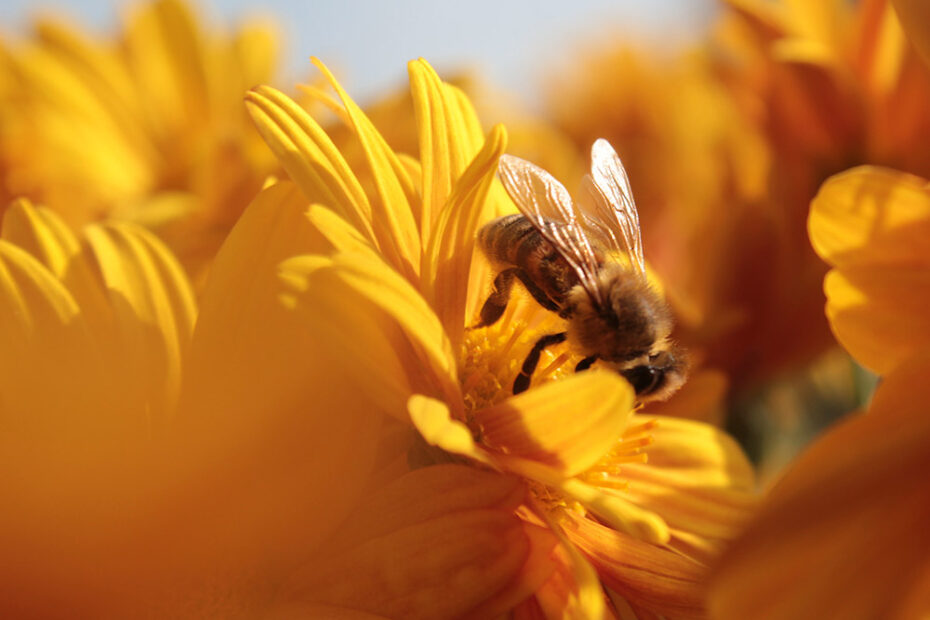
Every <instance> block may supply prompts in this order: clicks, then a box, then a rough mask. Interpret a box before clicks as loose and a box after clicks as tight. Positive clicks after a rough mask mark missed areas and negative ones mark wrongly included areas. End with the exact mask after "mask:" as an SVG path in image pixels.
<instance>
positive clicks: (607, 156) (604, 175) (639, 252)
mask: <svg viewBox="0 0 930 620" xmlns="http://www.w3.org/2000/svg"><path fill="white" fill-rule="evenodd" d="M584 183H585V186H586V189H587V190H588V191H589V192H590V194H591V197H592V198H593V204H592V205H590V206H588V207H587V208H586V209H585V210H584V212H583V213H582V220H583V222H584V226H585V228H586V229H587V230H588V231H589V234H590V235H592V236H593V237H594V238H596V239H599V240H600V241H602V242H603V243H605V245H606V246H607V247H609V248H611V249H613V250H618V251H621V252H626V254H627V256H629V257H630V263H631V264H632V266H633V268H634V269H635V270H636V271H637V272H638V274H639V275H640V276H641V277H643V278H645V277H646V261H645V259H644V258H643V237H642V233H641V232H640V230H639V214H638V213H637V211H636V203H635V202H634V201H633V191H632V190H631V189H630V179H629V177H627V174H626V170H624V168H623V164H622V163H621V162H620V157H619V156H618V155H617V153H616V151H614V148H613V147H612V146H610V143H609V142H608V141H607V140H604V139H603V138H600V139H598V140H597V141H596V142H595V143H594V145H593V146H592V147H591V174H590V175H585V178H584Z"/></svg>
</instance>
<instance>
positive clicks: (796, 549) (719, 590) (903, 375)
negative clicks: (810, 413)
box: [709, 355, 930, 620]
mask: <svg viewBox="0 0 930 620" xmlns="http://www.w3.org/2000/svg"><path fill="white" fill-rule="evenodd" d="M928 373H930V359H928V358H927V357H926V356H925V355H924V356H923V357H921V358H918V359H912V360H910V361H909V362H908V363H906V364H902V365H901V366H900V367H899V368H898V370H896V371H894V372H892V373H891V374H889V375H888V376H887V377H885V379H884V380H883V382H882V384H881V385H880V386H879V388H878V391H877V392H876V395H875V398H874V400H873V403H872V406H871V408H870V411H869V412H868V413H867V414H864V415H857V416H855V417H853V418H851V419H848V420H846V421H844V422H842V423H841V424H839V425H838V426H837V427H835V428H833V429H831V430H830V431H828V432H827V433H826V434H825V435H824V436H822V437H821V438H820V439H818V440H817V441H816V442H814V444H813V445H812V446H811V447H810V448H809V449H808V450H807V451H806V452H805V453H804V454H802V455H801V457H800V458H798V459H797V461H795V463H794V464H793V465H792V467H791V468H790V469H789V471H788V472H787V473H786V474H785V476H784V478H783V479H782V480H781V481H779V483H778V484H777V485H776V486H775V488H773V489H772V491H771V493H770V496H769V498H768V499H767V501H766V503H765V504H764V505H763V507H762V510H761V511H760V513H759V515H758V517H757V518H756V519H755V520H754V521H753V522H752V523H751V524H750V525H749V527H748V528H746V530H745V532H744V534H743V535H742V537H741V538H739V539H738V540H737V541H736V542H735V543H734V544H733V545H732V547H731V548H730V550H729V551H728V552H727V553H726V554H725V555H724V557H723V559H722V561H721V563H720V565H719V567H718V568H717V571H716V574H715V577H714V579H713V581H712V583H711V589H710V599H709V600H710V608H711V611H712V612H713V616H714V617H715V618H722V619H724V620H726V619H728V618H745V617H747V614H748V616H753V615H755V614H756V613H757V611H758V609H759V607H758V605H759V601H765V617H766V618H773V619H780V618H785V619H787V618H797V617H843V618H851V619H856V618H862V619H865V618H877V617H883V618H905V617H915V616H905V615H903V613H902V612H903V606H905V605H907V604H908V602H909V601H910V602H913V601H915V600H919V599H920V596H921V593H920V588H925V587H926V585H927V584H926V580H925V579H924V580H921V576H922V575H924V576H925V575H926V571H927V570H928V569H930V563H928V558H930V548H928V545H927V542H926V537H925V536H923V535H922V532H924V531H925V530H926V523H927V520H928V519H930V499H928V498H930V496H928V494H927V483H926V480H927V476H926V472H927V470H928V467H930V452H928V450H927V445H930V417H928V416H927V411H926V403H927V401H928V397H930V388H928V383H927V380H926V378H927V376H928ZM760 567H764V570H760ZM922 595H923V596H924V598H923V600H926V598H925V596H926V591H924V592H923V593H922ZM914 597H916V599H915V598H914ZM924 610H925V608H924Z"/></svg>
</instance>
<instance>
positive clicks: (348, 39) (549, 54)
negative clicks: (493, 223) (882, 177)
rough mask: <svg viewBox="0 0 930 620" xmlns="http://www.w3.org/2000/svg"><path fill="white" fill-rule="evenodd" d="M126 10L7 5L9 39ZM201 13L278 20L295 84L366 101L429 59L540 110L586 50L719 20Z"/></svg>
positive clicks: (709, 7) (489, 8)
mask: <svg viewBox="0 0 930 620" xmlns="http://www.w3.org/2000/svg"><path fill="white" fill-rule="evenodd" d="M124 4H127V2H126V1H120V0H38V1H37V0H2V1H0V23H2V26H0V31H2V32H3V33H4V35H5V36H9V35H11V34H12V35H14V36H15V35H16V34H17V33H21V32H25V31H26V30H25V29H27V28H28V24H29V17H30V16H31V15H33V14H34V13H35V12H36V11H55V12H63V13H64V14H66V15H69V16H70V17H71V18H73V19H74V20H75V21H78V22H80V23H83V24H85V25H87V26H88V27H89V28H93V29H96V30H101V31H105V30H107V29H110V28H112V27H113V26H114V25H115V24H116V23H117V21H118V18H117V16H118V13H119V7H120V6H122V5H124ZM199 4H200V7H201V8H200V13H201V15H202V16H205V17H207V18H209V19H211V20H214V19H215V20H219V21H220V22H221V23H225V24H232V23H235V22H236V21H237V20H240V19H242V18H244V17H248V16H252V15H262V16H267V17H271V18H273V19H275V21H277V22H278V23H279V24H280V26H281V28H282V31H283V33H284V35H285V50H286V62H287V68H288V71H289V75H291V76H294V79H295V80H296V79H297V78H298V77H300V76H302V75H306V72H307V68H308V66H309V63H307V61H306V59H307V58H308V57H309V56H310V55H316V56H319V57H320V58H322V59H323V60H324V61H325V62H327V64H329V65H331V66H332V67H334V68H335V69H337V71H338V73H339V75H340V76H341V77H342V78H343V81H344V84H345V85H347V86H348V88H349V90H350V92H351V93H353V95H355V96H356V97H357V98H359V99H360V100H362V101H364V100H366V99H367V98H369V97H371V96H373V95H375V94H377V93H378V92H380V91H382V90H384V89H385V88H389V87H392V86H396V85H398V84H400V83H402V82H403V81H404V80H405V79H406V62H407V61H408V60H410V59H412V58H416V57H420V56H422V57H424V58H426V59H427V60H429V61H430V63H431V64H432V65H433V66H434V67H436V68H437V70H438V71H440V73H449V72H452V71H454V70H457V69H463V68H473V69H476V70H478V71H480V73H481V74H482V75H484V76H486V77H487V79H488V80H489V81H490V82H491V84H492V85H496V86H500V87H503V88H505V89H506V90H508V91H510V92H513V93H514V94H515V96H516V97H518V98H522V99H523V100H524V102H525V103H527V104H529V105H530V106H532V103H533V102H532V99H533V95H534V93H536V92H537V90H538V88H539V85H540V84H541V83H542V82H543V81H544V80H545V77H546V74H547V73H550V72H552V71H562V72H564V71H566V70H568V68H569V67H570V65H569V61H570V59H571V58H572V57H573V56H574V55H575V53H577V51H578V50H579V49H584V48H585V47H588V46H592V45H597V44H599V43H605V42H608V41H610V40H611V39H612V38H613V39H616V38H621V37H622V38H630V39H632V40H635V41H653V42H655V41H659V42H662V44H663V46H664V45H674V42H676V41H683V40H687V39H688V38H692V37H694V36H695V34H696V33H698V32H700V31H701V30H702V29H703V28H705V27H706V25H707V24H708V23H709V21H710V20H711V18H712V15H713V9H714V3H713V2H712V1H711V0H648V1H647V0H641V1H636V0H563V1H560V2H554V1H549V0H538V1H536V2H533V1H530V0H517V1H503V0H466V1H461V2H450V1H439V0H433V1H429V0H390V1H389V0H382V1H378V0H369V1H362V0H343V1H341V2H340V1H337V0H316V1H313V0H310V1H306V2H295V1H294V0H265V1H264V2H261V3H259V2H255V1H254V0H212V1H210V2H200V3H199Z"/></svg>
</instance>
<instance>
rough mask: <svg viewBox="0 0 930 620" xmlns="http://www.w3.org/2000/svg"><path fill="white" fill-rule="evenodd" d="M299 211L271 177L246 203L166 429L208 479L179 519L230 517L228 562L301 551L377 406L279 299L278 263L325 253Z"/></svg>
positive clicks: (369, 455) (349, 491)
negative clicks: (173, 424) (211, 483)
mask: <svg viewBox="0 0 930 620" xmlns="http://www.w3.org/2000/svg"><path fill="white" fill-rule="evenodd" d="M305 208H306V199H305V198H304V196H303V195H302V194H301V192H300V191H299V190H298V189H297V188H296V187H295V186H294V185H293V184H291V183H279V184H276V185H273V186H271V187H270V188H268V189H266V190H265V191H263V192H262V193H261V194H260V195H259V196H258V197H257V198H256V199H255V200H254V201H253V202H252V204H251V205H250V206H249V207H248V209H246V211H245V213H244V214H243V216H242V217H241V218H240V220H239V222H238V223H237V225H236V227H235V228H234V229H233V230H232V232H231V233H230V235H229V237H228V238H227V240H226V242H225V243H224V245H223V247H222V248H221V250H220V252H219V253H218V255H217V258H216V261H215V263H214V265H213V268H212V269H211V272H210V277H209V279H208V281H207V283H206V286H205V288H204V291H203V295H202V298H201V310H200V314H199V316H198V319H197V325H196V329H195V331H194V337H193V341H192V344H191V351H190V356H189V362H190V363H189V364H188V366H187V372H186V373H185V377H184V378H185V381H184V390H183V392H182V396H181V400H180V403H179V411H178V432H179V433H180V434H181V435H182V436H183V437H185V439H186V441H187V443H188V444H190V453H189V454H188V455H187V458H190V459H192V461H193V462H192V464H191V465H190V467H191V469H192V470H197V469H199V471H201V472H202V471H211V470H212V468H216V469H217V477H218V479H217V481H216V485H215V487H216V488H213V489H210V490H209V491H205V492H204V496H205V497H204V498H203V499H199V498H198V500H197V501H196V504H195V506H194V507H193V509H192V511H191V512H192V514H191V515H190V518H192V519H194V518H197V519H203V520H205V521H207V520H209V519H210V518H211V515H213V517H214V518H215V514H216V513H218V512H222V510H224V509H223V508H220V507H223V506H226V508H225V510H229V511H231V512H235V513H236V514H237V517H236V525H235V527H233V528H220V529H219V530H218V531H219V532H221V533H223V534H224V535H226V534H228V535H229V536H230V540H229V541H228V546H229V555H230V556H231V557H236V558H237V559H238V558H249V557H251V558H252V559H254V556H255V555H259V556H260V557H263V558H266V559H267V558H268V557H271V558H272V559H273V560H274V561H275V562H282V561H285V559H286V558H290V557H294V558H297V557H302V556H303V555H305V553H306V551H307V549H309V548H312V547H313V546H314V545H315V544H317V543H318V542H319V541H321V540H323V539H325V538H326V536H327V534H328V533H329V531H330V530H331V529H332V528H333V527H335V525H336V524H338V523H339V522H340V521H341V520H342V518H343V517H344V515H345V513H346V511H347V510H349V509H350V507H351V506H352V505H353V503H354V502H355V501H356V500H357V499H358V498H359V496H360V495H361V493H362V485H363V484H364V482H365V481H366V480H367V477H368V475H369V473H370V471H371V467H372V466H373V463H374V459H375V445H376V443H377V440H378V433H379V429H380V426H381V424H380V420H381V414H380V412H379V410H378V409H377V408H376V407H373V406H372V403H371V402H370V401H368V400H367V399H366V398H365V395H364V394H362V393H360V391H359V390H357V389H355V387H353V385H352V384H351V383H350V382H349V381H348V379H347V377H346V376H345V375H344V373H342V372H341V371H340V370H339V369H337V368H334V365H333V363H332V359H331V351H330V350H329V349H327V348H326V346H325V344H326V343H325V342H323V341H322V340H321V339H320V338H318V337H317V336H316V335H315V334H314V333H313V332H312V330H308V329H306V326H305V325H304V322H303V319H302V317H300V316H299V315H298V314H297V313H295V312H293V311H291V310H290V309H289V308H287V307H286V306H285V305H284V304H283V303H282V302H281V300H280V295H281V293H282V292H283V291H282V286H281V282H280V278H279V265H280V263H281V261H282V260H284V259H286V258H289V257H291V256H294V255H296V254H300V253H302V252H314V251H317V252H328V251H331V249H332V246H331V245H330V244H329V243H328V242H327V241H326V240H325V239H324V238H323V237H322V236H321V235H320V233H319V232H318V231H317V230H316V229H315V228H314V227H313V226H312V225H311V224H310V222H309V221H308V220H307V218H306V216H305V213H304V211H305ZM257 386H260V387H259V388H258V389H257ZM230 471H234V472H239V475H238V476H231V475H229V472H230ZM211 505H212V508H211V507H210V506H211ZM320 505H326V506H327V509H326V510H320V509H319V506H320ZM237 554H239V555H237ZM243 561H244V560H243Z"/></svg>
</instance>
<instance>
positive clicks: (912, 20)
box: [892, 0, 930, 66]
mask: <svg viewBox="0 0 930 620" xmlns="http://www.w3.org/2000/svg"><path fill="white" fill-rule="evenodd" d="M892 4H894V9H895V11H896V12H897V14H898V19H899V20H900V21H901V26H902V27H903V28H904V32H906V33H907V38H908V39H910V41H911V43H913V44H914V47H916V48H917V51H918V52H920V55H921V56H922V57H923V59H924V62H925V63H926V64H927V65H928V66H930V5H928V4H927V3H926V2H922V0H892Z"/></svg>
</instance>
